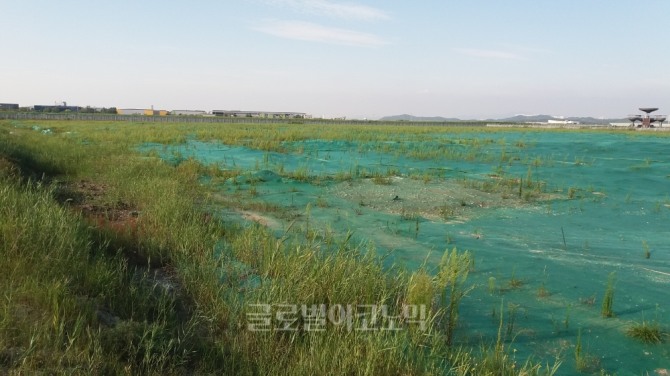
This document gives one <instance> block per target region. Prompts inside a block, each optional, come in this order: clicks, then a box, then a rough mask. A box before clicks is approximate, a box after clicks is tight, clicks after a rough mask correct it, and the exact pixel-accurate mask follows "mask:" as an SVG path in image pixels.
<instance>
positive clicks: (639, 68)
mask: <svg viewBox="0 0 670 376" xmlns="http://www.w3.org/2000/svg"><path fill="white" fill-rule="evenodd" d="M0 15H1V16H0V19H1V20H2V21H0V35H2V42H1V43H2V45H1V47H0V51H1V52H0V102H10V103H19V104H21V105H32V104H51V103H54V102H55V101H67V102H68V104H72V105H81V106H86V105H91V106H105V107H111V106H116V107H122V108H127V107H133V108H135V107H138V108H145V107H149V106H151V105H153V106H154V107H155V108H160V109H167V110H173V109H202V110H208V111H209V110H213V109H220V110H265V111H297V112H307V113H309V114H312V115H314V116H327V117H335V116H338V117H339V116H346V117H348V118H369V119H375V118H379V117H381V116H385V115H395V114H402V113H409V114H413V115H417V116H445V117H459V118H489V117H504V116H511V115H515V114H521V113H523V114H540V113H541V114H551V115H557V116H595V117H623V116H625V115H627V114H628V113H635V112H637V108H638V107H641V106H655V107H660V108H661V111H659V112H660V113H668V112H670V43H668V41H669V40H670V24H668V16H669V15H670V1H667V0H635V1H633V0H609V1H600V0H561V1H558V0H551V1H550V0H509V1H502V0H469V1H466V0H460V1H455V0H424V1H420V0H417V1H392V0H390V1H381V0H370V1H355V0H354V1H337V0H238V1H233V0H226V1H204V0H201V1H198V0H194V1H169V0H163V1H157V0H143V1H137V0H136V1H126V0H117V1H114V2H111V1H104V2H103V1H99V0H97V1H96V0H88V1H83V0H82V1H74V0H62V1H48V0H43V1H35V0H21V1H12V0H0ZM664 111H665V112H664Z"/></svg>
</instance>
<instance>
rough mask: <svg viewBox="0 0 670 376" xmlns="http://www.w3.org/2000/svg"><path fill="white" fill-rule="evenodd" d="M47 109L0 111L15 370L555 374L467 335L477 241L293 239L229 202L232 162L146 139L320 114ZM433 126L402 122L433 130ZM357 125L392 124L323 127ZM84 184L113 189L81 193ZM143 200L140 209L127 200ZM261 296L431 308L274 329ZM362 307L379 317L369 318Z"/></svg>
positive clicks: (6, 331) (377, 307) (368, 132)
mask: <svg viewBox="0 0 670 376" xmlns="http://www.w3.org/2000/svg"><path fill="white" fill-rule="evenodd" d="M33 124H34V122H19V123H15V122H0V132H3V133H2V138H1V139H0V161H3V162H2V163H0V218H1V220H0V288H1V290H2V291H3V294H4V295H3V299H1V300H0V373H5V372H7V373H16V374H34V373H55V374H64V373H67V374H161V375H163V374H184V373H194V374H212V373H224V374H277V375H278V374H282V375H283V374H445V373H446V374H449V373H453V374H459V375H466V374H484V373H486V372H488V373H490V372H496V374H505V375H507V374H509V375H512V374H518V372H524V373H525V374H553V373H554V372H555V370H554V369H553V368H551V367H544V368H543V367H541V366H540V365H539V364H536V363H533V362H526V363H522V364H517V362H516V360H514V359H513V357H511V356H510V355H509V352H508V351H507V350H506V349H505V347H504V345H501V344H499V345H498V346H496V347H495V348H494V349H492V350H491V352H489V350H484V351H475V350H471V349H466V348H460V347H457V346H456V345H457V342H456V341H455V340H454V338H455V337H454V331H455V328H456V327H457V322H458V321H457V320H458V303H459V302H460V299H461V298H462V297H463V296H464V293H465V292H467V288H466V284H465V283H466V278H467V273H468V271H469V268H470V266H471V262H470V261H469V257H470V256H469V254H467V253H459V252H457V251H455V250H454V251H451V252H446V253H445V257H444V259H443V262H442V264H441V266H440V270H439V271H438V273H437V275H436V276H432V275H430V274H429V273H428V272H426V271H423V272H421V273H418V274H413V275H408V274H407V273H406V272H405V271H404V270H403V269H401V268H390V269H389V268H386V267H384V266H383V260H381V259H380V258H379V257H378V256H377V255H376V254H375V250H374V247H373V246H372V245H369V244H356V243H352V241H351V237H350V236H345V237H343V238H342V239H337V238H332V237H329V238H328V239H326V238H323V237H318V236H305V234H302V233H299V234H293V233H291V232H289V231H287V232H286V233H285V234H283V236H279V237H278V236H277V235H276V234H274V233H272V232H270V231H269V230H268V229H266V228H264V227H261V226H258V225H251V226H236V225H232V224H230V223H229V222H228V221H226V219H223V220H221V219H220V218H219V217H218V216H217V214H216V212H215V207H214V204H213V203H212V201H210V200H209V199H208V195H209V192H208V190H207V188H206V187H205V186H203V185H202V184H201V182H200V178H201V177H202V176H203V175H208V174H216V172H215V171H212V169H211V168H208V167H207V166H202V165H201V164H199V163H197V162H196V161H193V160H189V159H181V160H179V161H177V162H176V163H166V162H163V161H161V160H159V159H157V158H151V157H149V158H147V157H146V156H143V155H140V154H138V153H137V152H135V151H134V150H135V148H136V147H137V146H138V145H139V144H141V143H144V142H165V143H180V142H183V141H184V140H185V139H186V135H187V134H189V133H191V134H195V136H196V137H198V138H202V139H216V138H217V137H218V138H219V139H221V140H222V141H225V142H237V143H242V142H247V141H244V140H249V139H253V137H251V138H250V136H259V137H260V136H264V137H266V136H267V138H268V139H269V140H270V141H268V142H267V143H261V142H260V141H255V142H256V143H255V144H254V145H250V146H252V147H259V148H260V147H262V148H266V149H274V148H280V147H281V148H284V147H289V146H290V145H288V144H287V143H289V142H291V141H294V140H300V139H305V138H308V137H309V138H313V136H314V132H315V131H316V128H309V127H308V128H307V129H300V128H291V127H288V128H271V129H270V130H269V132H268V129H267V128H265V127H259V126H256V125H249V126H248V127H246V129H245V128H244V127H239V126H238V127H236V129H234V130H230V129H221V128H220V127H202V128H198V127H194V126H193V125H155V124H150V125H140V124H115V123H95V124H83V123H76V122H72V123H69V122H54V123H49V127H51V128H52V129H54V134H53V135H42V134H40V133H37V132H33V131H31V130H30V126H31V125H33ZM10 130H11V132H12V134H11V135H10V134H9V131H10ZM321 130H323V129H321ZM321 130H320V131H321ZM432 131H434V129H420V130H417V129H413V130H411V132H410V131H409V130H406V131H405V130H403V132H408V133H410V134H414V135H416V137H428V134H429V133H430V132H432ZM394 132H396V130H394ZM398 132H400V131H398ZM268 134H269V136H268ZM343 135H345V138H348V139H351V140H366V139H375V140H380V139H385V138H387V137H392V135H388V136H387V135H385V134H384V132H380V129H360V128H353V127H352V128H347V129H346V132H343V131H342V129H338V130H336V131H335V130H333V131H330V130H326V131H324V132H323V134H322V137H324V138H328V137H342V136H343ZM82 181H85V182H89V183H90V184H91V185H95V186H97V187H100V192H98V193H96V195H90V194H88V193H90V192H88V193H87V192H83V193H82V192H77V191H76V189H75V188H76V187H77V184H79V183H81V182H82ZM78 193H81V196H82V197H78V196H77V194H78ZM78 200H81V201H82V202H78ZM227 202H228V204H229V205H235V200H232V199H231V200H229V201H227ZM239 205H243V203H239ZM85 207H89V208H97V209H96V210H97V211H96V210H92V211H87V210H84V208H85ZM128 212H133V213H136V214H135V215H134V216H132V217H128V218H126V217H123V216H120V214H119V213H128ZM119 217H120V218H121V219H124V218H125V220H120V219H119ZM130 218H132V219H130ZM251 304H270V305H273V306H274V307H275V308H276V307H278V306H281V305H292V304H300V305H308V306H311V305H320V304H324V305H327V306H329V307H333V306H337V305H341V306H346V305H352V306H365V307H366V308H367V309H369V310H370V311H369V312H368V313H370V314H372V313H375V314H377V315H378V316H377V317H379V315H381V313H382V311H381V309H382V308H381V307H385V309H386V310H387V312H386V313H391V314H397V313H398V312H403V309H406V307H408V306H411V305H421V304H425V305H427V306H429V309H428V311H427V312H426V316H425V317H426V320H425V327H424V328H419V329H417V325H418V324H417V323H412V322H409V321H411V320H409V319H411V317H407V316H404V315H396V316H398V317H397V318H396V319H397V322H396V321H392V320H386V321H384V320H381V321H379V322H378V323H379V324H384V325H386V329H393V328H390V327H389V325H398V326H399V327H401V328H402V329H403V330H380V329H378V330H366V331H360V330H359V331H357V330H351V329H349V328H347V327H346V326H345V325H334V324H332V323H330V324H328V326H327V327H326V330H324V331H309V330H305V327H304V326H299V328H302V329H301V330H296V331H276V330H271V331H267V332H265V331H252V330H249V317H250V316H249V314H250V312H251V309H252V306H251ZM353 320H354V321H353V323H352V325H363V324H368V325H369V324H371V323H370V321H369V320H370V316H356V317H355V318H354V319H353ZM365 320H368V321H365ZM298 324H301V323H300V322H299V323H298ZM303 324H304V323H303ZM355 327H356V326H354V328H355ZM410 329H411V330H410ZM484 348H485V349H489V348H490V347H489V346H485V347H484ZM492 354H493V355H492ZM494 357H495V359H496V360H495V361H493V360H492V359H494ZM479 371H481V372H479Z"/></svg>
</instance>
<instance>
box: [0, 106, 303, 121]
mask: <svg viewBox="0 0 670 376" xmlns="http://www.w3.org/2000/svg"><path fill="white" fill-rule="evenodd" d="M0 111H34V112H48V113H61V112H66V113H70V112H78V113H91V112H98V113H115V114H117V115H135V116H138V115H140V116H226V117H238V118H239V117H243V118H269V119H306V118H311V116H310V115H307V114H306V113H304V112H277V111H239V110H232V111H231V110H213V111H211V112H207V111H200V110H172V111H168V110H155V109H154V108H153V107H152V108H148V109H147V108H116V107H110V108H102V107H79V106H68V105H67V103H66V102H62V103H60V104H54V105H34V106H31V107H20V106H19V105H18V104H17V103H0Z"/></svg>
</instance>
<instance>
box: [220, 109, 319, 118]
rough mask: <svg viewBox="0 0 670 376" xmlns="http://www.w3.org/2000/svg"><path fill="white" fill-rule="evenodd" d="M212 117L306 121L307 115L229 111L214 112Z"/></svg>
mask: <svg viewBox="0 0 670 376" xmlns="http://www.w3.org/2000/svg"><path fill="white" fill-rule="evenodd" d="M212 115H215V116H227V117H250V118H267V119H305V118H307V114H305V113H304V112H273V111H238V110H233V111H228V110H214V111H212Z"/></svg>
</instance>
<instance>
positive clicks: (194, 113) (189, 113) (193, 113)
mask: <svg viewBox="0 0 670 376" xmlns="http://www.w3.org/2000/svg"><path fill="white" fill-rule="evenodd" d="M170 115H181V116H204V115H207V111H200V110H172V111H170Z"/></svg>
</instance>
